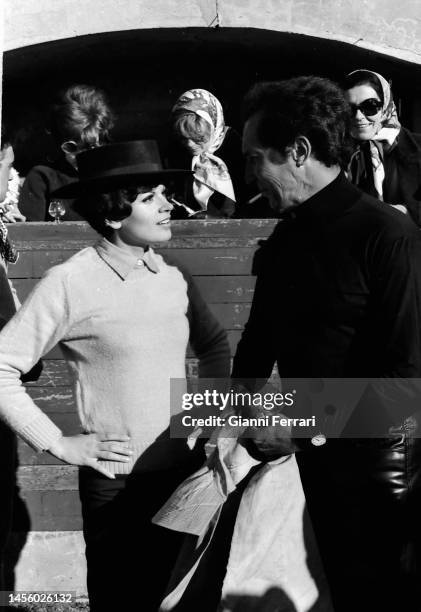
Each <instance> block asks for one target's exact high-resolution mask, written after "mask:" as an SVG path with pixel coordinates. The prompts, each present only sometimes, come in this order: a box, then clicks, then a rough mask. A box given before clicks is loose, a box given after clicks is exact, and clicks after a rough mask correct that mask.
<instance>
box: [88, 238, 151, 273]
mask: <svg viewBox="0 0 421 612" xmlns="http://www.w3.org/2000/svg"><path fill="white" fill-rule="evenodd" d="M95 249H96V251H97V253H98V255H99V256H100V257H101V259H103V260H104V261H105V263H106V264H108V265H109V266H110V268H112V269H113V270H114V272H116V274H118V276H120V278H122V279H123V280H125V279H126V278H127V276H128V274H129V273H130V272H131V270H133V269H134V268H139V267H140V266H143V265H145V266H146V267H147V268H148V270H150V272H153V273H154V274H157V273H158V272H159V266H158V263H157V261H156V257H155V254H154V252H153V250H152V249H151V248H150V247H147V249H145V251H144V253H143V255H142V256H136V255H133V254H132V253H130V252H128V251H125V250H124V249H121V248H120V247H118V246H116V245H115V244H113V243H112V242H110V241H109V240H107V239H106V238H102V239H101V240H100V241H99V242H98V243H97V244H96V245H95ZM139 262H142V263H139Z"/></svg>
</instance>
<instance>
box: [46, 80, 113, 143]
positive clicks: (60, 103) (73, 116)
mask: <svg viewBox="0 0 421 612" xmlns="http://www.w3.org/2000/svg"><path fill="white" fill-rule="evenodd" d="M113 124H114V116H113V113H112V110H111V109H110V106H109V104H108V100H107V97H106V95H105V93H104V92H103V91H102V90H101V89H97V88H96V87H93V86H92V85H71V86H70V87H68V88H67V89H65V90H63V91H61V92H60V93H59V94H58V95H57V97H56V99H55V101H54V103H53V105H52V107H51V114H50V129H51V133H52V135H53V137H54V138H55V140H56V142H57V143H58V144H61V143H63V142H64V141H66V140H74V141H75V142H76V143H81V144H83V145H86V146H96V145H100V144H105V143H106V142H108V141H109V131H110V130H111V128H112V127H113Z"/></svg>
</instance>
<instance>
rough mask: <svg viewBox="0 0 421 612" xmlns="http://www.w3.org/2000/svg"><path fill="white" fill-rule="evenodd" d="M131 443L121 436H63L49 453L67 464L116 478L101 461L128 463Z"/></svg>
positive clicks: (128, 438) (52, 446)
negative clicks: (91, 469) (84, 467)
mask: <svg viewBox="0 0 421 612" xmlns="http://www.w3.org/2000/svg"><path fill="white" fill-rule="evenodd" d="M129 442H130V437H129V436H124V435H121V434H94V433H92V434H79V435H76V436H63V437H62V438H60V439H59V440H57V441H56V442H54V444H52V445H51V446H50V448H49V449H48V451H49V452H50V453H51V454H53V455H54V456H55V457H57V458H58V459H61V460H62V461H65V462H66V463H70V464H71V465H79V466H88V467H91V468H93V469H94V470H96V471H97V472H100V473H101V474H104V476H107V477H108V478H115V476H114V474H113V473H112V472H110V471H109V470H107V469H105V468H104V467H102V465H101V464H100V463H99V460H100V459H102V460H105V461H118V462H121V463H127V462H128V461H130V458H131V455H132V454H133V451H132V450H130V448H129Z"/></svg>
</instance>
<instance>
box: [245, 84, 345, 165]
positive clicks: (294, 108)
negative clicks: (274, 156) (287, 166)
mask: <svg viewBox="0 0 421 612" xmlns="http://www.w3.org/2000/svg"><path fill="white" fill-rule="evenodd" d="M255 114H258V115H259V117H260V118H259V120H258V125H257V136H258V139H259V141H260V143H261V144H262V146H263V147H265V148H269V147H270V148H273V149H275V150H278V151H279V152H281V153H282V154H284V153H285V151H286V149H287V148H288V146H291V145H292V144H293V143H294V140H295V139H296V138H297V137H298V136H305V137H306V138H308V140H309V141H310V143H311V146H312V153H313V155H314V157H315V158H316V159H318V160H319V161H320V162H322V163H323V164H325V165H326V166H329V167H330V166H334V165H336V164H339V165H340V166H341V168H346V167H347V165H348V162H349V159H350V155H351V152H352V144H351V142H352V141H351V137H350V121H351V113H350V107H349V105H348V103H347V101H346V99H345V97H344V94H343V92H342V90H341V89H340V87H339V86H338V85H336V84H335V83H333V82H332V81H330V80H328V79H324V78H320V77H315V76H303V77H297V78H294V79H288V80H285V81H276V82H266V83H257V84H256V85H254V87H252V89H251V90H250V91H249V92H248V93H247V95H246V97H245V100H244V103H243V118H244V120H245V121H246V120H247V119H249V118H250V117H251V116H252V115H255Z"/></svg>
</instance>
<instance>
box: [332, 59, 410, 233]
mask: <svg viewBox="0 0 421 612" xmlns="http://www.w3.org/2000/svg"><path fill="white" fill-rule="evenodd" d="M344 89H345V93H346V96H347V99H348V101H349V103H350V106H351V109H352V128H351V133H352V136H353V137H354V139H355V142H356V150H355V152H354V154H353V156H352V158H351V163H350V166H349V169H348V177H349V179H350V180H351V181H352V182H353V183H354V184H355V185H357V186H358V187H360V189H362V190H363V191H365V192H367V193H370V194H371V195H373V196H374V197H376V198H378V199H379V200H382V201H383V202H386V203H388V204H392V205H395V206H396V208H399V209H400V210H401V211H402V212H409V214H410V215H411V216H412V218H413V220H414V221H415V222H416V223H417V225H421V135H418V134H412V133H411V132H409V131H408V130H407V129H405V128H404V127H402V126H401V124H400V123H399V120H398V116H397V112H396V106H395V103H394V101H393V96H392V91H391V88H390V85H389V83H388V82H387V81H386V79H385V78H384V77H382V75H381V74H378V73H377V72H372V71H371V70H355V71H354V72H351V73H350V74H348V75H347V76H346V78H345V82H344Z"/></svg>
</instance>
